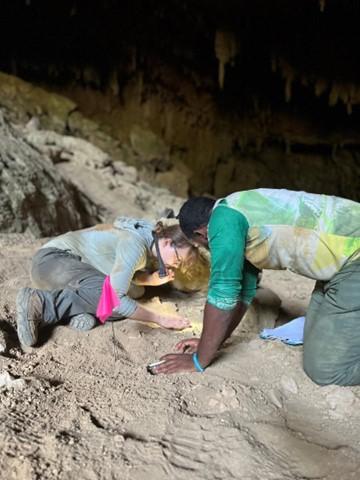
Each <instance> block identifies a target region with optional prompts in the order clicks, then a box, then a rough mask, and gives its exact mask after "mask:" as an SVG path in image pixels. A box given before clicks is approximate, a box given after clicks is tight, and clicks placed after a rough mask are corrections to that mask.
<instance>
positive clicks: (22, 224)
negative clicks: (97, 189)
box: [0, 111, 100, 236]
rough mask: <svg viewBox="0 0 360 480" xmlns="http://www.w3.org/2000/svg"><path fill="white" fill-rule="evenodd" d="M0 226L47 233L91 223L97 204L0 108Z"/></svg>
mask: <svg viewBox="0 0 360 480" xmlns="http://www.w3.org/2000/svg"><path fill="white" fill-rule="evenodd" d="M0 142H1V150H0V230H1V231H2V232H23V231H25V230H28V229H29V230H30V231H31V232H32V233H33V234H35V235H36V236H50V235H54V234H58V233H61V232H64V231H67V230H74V229H78V228H82V227H84V226H87V225H89V224H92V223H94V222H96V221H97V220H99V219H100V211H99V208H98V207H97V206H96V205H95V204H94V203H93V202H92V201H91V200H89V198H87V196H86V195H85V194H84V193H82V192H80V191H79V190H78V189H77V188H76V187H75V186H74V185H73V184H72V183H70V182H67V181H65V180H64V179H63V178H62V177H61V176H60V174H59V173H58V172H57V170H56V169H55V167H54V166H53V164H52V161H51V160H50V158H49V157H48V156H46V155H44V154H42V153H41V152H40V151H39V150H38V149H36V148H35V147H34V146H32V145H30V143H29V142H28V141H27V140H26V139H25V137H24V134H23V133H22V131H21V129H20V128H18V127H16V126H14V125H13V124H11V123H10V122H8V121H7V120H5V119H4V115H3V113H2V112H1V111H0Z"/></svg>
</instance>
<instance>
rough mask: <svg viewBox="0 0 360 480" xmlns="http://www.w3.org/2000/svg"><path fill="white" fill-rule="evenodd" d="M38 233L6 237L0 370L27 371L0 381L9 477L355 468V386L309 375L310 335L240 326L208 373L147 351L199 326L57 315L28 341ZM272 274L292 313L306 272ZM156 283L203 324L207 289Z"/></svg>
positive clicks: (359, 419)
mask: <svg viewBox="0 0 360 480" xmlns="http://www.w3.org/2000/svg"><path fill="white" fill-rule="evenodd" d="M40 244H41V241H40V240H33V239H31V238H30V237H28V236H27V235H25V234H24V235H16V234H14V235H4V234H3V235H1V237H0V246H1V249H0V252H1V254H0V255H1V257H0V281H1V291H2V295H1V303H0V314H1V321H0V328H1V330H2V332H3V340H5V341H6V344H7V351H6V352H3V354H2V355H0V374H4V372H8V373H9V374H10V375H11V376H12V377H13V378H14V379H18V380H17V381H15V382H14V383H11V382H10V380H9V382H10V383H9V382H8V385H5V386H3V387H1V389H0V416H1V423H0V445H1V447H2V448H1V450H0V477H1V478H3V479H9V480H10V479H17V480H19V479H49V480H50V479H84V480H92V479H94V480H95V479H104V480H105V479H106V480H108V479H133V480H142V479H149V478H153V479H159V480H161V479H169V478H171V479H172V478H174V479H184V480H185V479H214V480H215V479H231V478H236V479H242V480H245V479H249V480H250V479H251V480H253V479H254V480H255V479H259V480H260V479H269V480H270V479H276V480H277V479H279V480H280V479H284V480H285V479H329V480H330V479H334V480H335V479H358V478H359V475H360V454H359V453H360V440H359V439H360V388H358V387H357V388H341V387H335V386H330V387H318V386H316V385H314V384H313V383H312V382H311V381H310V380H309V379H308V378H307V377H306V375H305V374H304V373H303V371H302V368H301V357H302V348H301V347H289V346H285V345H283V344H281V343H275V342H265V341H262V340H260V339H259V338H258V336H257V334H256V333H255V332H251V331H250V332H249V331H245V332H242V331H241V330H242V329H241V327H239V328H238V330H237V331H236V332H235V335H234V336H233V337H232V339H231V341H230V342H229V344H228V346H227V347H226V348H225V349H224V350H223V352H222V355H221V356H220V358H219V359H218V361H217V362H216V363H215V364H214V365H213V366H211V368H209V369H208V370H207V371H206V373H205V374H195V373H194V374H187V375H174V376H168V377H165V376H158V377H157V376H151V375H149V374H148V373H147V372H146V369H145V366H146V364H147V363H148V362H150V361H153V360H155V359H157V358H159V356H161V355H162V354H164V353H167V352H170V351H171V350H172V349H173V346H174V344H175V343H176V342H177V341H178V340H179V339H181V338H184V337H186V336H189V335H192V334H193V333H192V332H191V331H188V332H181V333H176V332H171V331H167V330H163V329H159V328H150V327H148V326H146V325H144V324H141V323H138V322H134V321H130V320H125V321H121V322H116V323H114V324H111V323H109V324H106V325H105V326H99V327H97V328H95V329H94V330H92V331H90V332H88V333H82V332H76V331H73V330H71V329H70V328H69V327H67V326H58V327H56V328H55V329H54V330H53V331H46V332H45V334H44V335H43V336H42V339H41V344H40V346H39V347H38V348H35V349H32V351H31V352H22V351H21V349H20V347H19V345H18V342H17V338H16V333H15V329H14V299H15V294H16V290H17V288H18V287H20V286H22V285H26V284H28V283H29V277H28V267H29V263H30V259H31V255H32V254H33V252H34V251H35V250H36V248H37V247H38V246H39V245H40ZM263 284H264V285H265V286H266V285H268V286H269V285H271V287H272V289H273V290H274V291H276V292H277V293H279V294H280V295H281V297H282V299H283V310H284V311H283V315H284V316H285V317H287V316H291V315H297V314H300V313H303V311H304V308H305V306H306V303H307V300H308V296H309V292H310V291H311V287H312V284H311V282H309V281H306V280H304V279H301V278H300V277H296V276H295V275H292V274H289V273H284V272H270V273H268V274H266V275H265V277H264V278H263ZM156 293H159V292H156ZM160 294H161V299H162V301H167V302H171V305H172V307H171V308H175V304H176V305H177V308H178V309H179V311H180V312H181V313H183V314H185V315H188V316H189V317H190V318H191V319H192V320H193V322H194V331H198V329H199V328H200V326H201V325H200V322H201V312H202V306H203V302H204V296H203V294H199V293H196V294H192V295H185V294H183V293H179V292H171V291H167V290H165V291H162V292H160ZM153 303H155V304H156V303H158V302H157V301H156V300H155V301H154V300H153ZM158 308H165V309H167V308H169V306H168V305H166V304H165V305H162V306H161V305H159V306H158ZM245 323H246V322H245ZM112 326H113V327H114V333H115V341H114V337H113V332H112ZM245 330H246V329H245ZM0 378H1V377H0Z"/></svg>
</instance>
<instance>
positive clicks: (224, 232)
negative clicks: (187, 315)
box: [156, 206, 256, 373]
mask: <svg viewBox="0 0 360 480" xmlns="http://www.w3.org/2000/svg"><path fill="white" fill-rule="evenodd" d="M247 231H248V223H247V221H246V219H245V217H244V216H243V215H242V214H241V213H239V212H237V211H235V210H232V209H230V208H228V207H221V206H219V207H217V208H216V209H215V210H214V212H213V214H212V216H211V219H210V224H209V229H208V232H209V233H208V235H209V245H210V251H211V276H210V284H209V292H208V300H207V304H206V306H205V310H204V320H203V330H202V333H201V337H200V341H199V343H198V348H197V352H198V358H199V362H200V364H201V365H202V366H203V367H206V366H207V365H209V364H210V363H211V361H212V360H213V358H214V357H215V354H216V352H217V350H218V349H219V347H220V345H221V344H222V343H223V342H224V340H226V338H228V337H229V336H230V335H231V333H232V332H233V330H234V329H235V328H236V326H237V325H238V324H239V322H240V321H241V319H242V317H243V315H244V313H245V311H246V309H247V302H246V303H244V302H243V301H241V300H242V298H241V293H242V282H243V280H245V277H246V272H245V270H244V258H245V247H246V237H247ZM253 280H254V279H253ZM250 283H251V282H250ZM255 285H256V278H255ZM254 292H255V290H254ZM250 301H251V300H250ZM184 342H185V341H184ZM184 342H183V343H184ZM164 359H165V360H166V362H165V363H163V364H162V365H160V366H159V367H157V368H156V372H157V373H174V372H178V371H183V370H185V371H194V370H195V369H194V365H193V362H192V358H191V355H189V354H182V355H166V356H165V357H164Z"/></svg>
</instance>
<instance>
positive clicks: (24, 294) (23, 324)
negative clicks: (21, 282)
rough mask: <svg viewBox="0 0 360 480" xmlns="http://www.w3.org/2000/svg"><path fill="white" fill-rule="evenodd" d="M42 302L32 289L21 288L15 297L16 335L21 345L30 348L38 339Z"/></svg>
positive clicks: (36, 292)
mask: <svg viewBox="0 0 360 480" xmlns="http://www.w3.org/2000/svg"><path fill="white" fill-rule="evenodd" d="M42 307H43V301H42V299H41V297H40V295H39V294H38V291H37V290H36V289H34V288H28V287H26V288H22V289H21V290H19V293H18V294H17V297H16V312H17V315H16V322H17V334H18V337H19V340H20V343H21V345H23V346H25V347H32V346H33V345H35V343H36V342H37V339H38V330H39V325H40V322H41V317H42Z"/></svg>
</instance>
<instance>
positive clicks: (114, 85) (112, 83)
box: [109, 70, 119, 97]
mask: <svg viewBox="0 0 360 480" xmlns="http://www.w3.org/2000/svg"><path fill="white" fill-rule="evenodd" d="M109 89H110V91H111V93H112V94H113V95H114V97H117V96H118V95H119V81H118V74H117V71H116V70H113V71H112V72H111V74H110V77H109Z"/></svg>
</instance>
